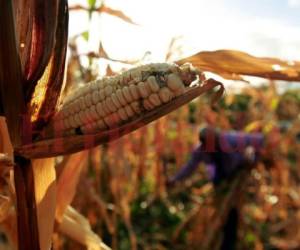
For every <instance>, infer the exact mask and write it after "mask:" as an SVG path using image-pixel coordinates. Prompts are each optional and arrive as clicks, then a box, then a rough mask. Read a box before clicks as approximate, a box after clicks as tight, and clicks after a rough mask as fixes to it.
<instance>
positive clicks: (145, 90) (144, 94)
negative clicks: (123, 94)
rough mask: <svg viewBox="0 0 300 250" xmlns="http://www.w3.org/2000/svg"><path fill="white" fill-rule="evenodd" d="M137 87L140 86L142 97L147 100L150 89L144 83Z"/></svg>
mask: <svg viewBox="0 0 300 250" xmlns="http://www.w3.org/2000/svg"><path fill="white" fill-rule="evenodd" d="M137 86H138V89H139V93H140V95H141V96H142V97H143V98H147V97H148V96H149V94H150V93H149V91H148V88H147V87H146V84H145V83H144V82H139V83H138V85H137Z"/></svg>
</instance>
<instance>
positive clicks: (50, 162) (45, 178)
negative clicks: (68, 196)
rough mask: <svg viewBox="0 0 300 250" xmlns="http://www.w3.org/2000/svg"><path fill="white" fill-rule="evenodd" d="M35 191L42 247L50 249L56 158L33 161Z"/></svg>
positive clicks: (53, 214)
mask: <svg viewBox="0 0 300 250" xmlns="http://www.w3.org/2000/svg"><path fill="white" fill-rule="evenodd" d="M31 167H32V170H33V178H34V192H35V201H36V207H37V220H38V229H39V239H40V247H41V249H50V247H51V238H52V232H53V228H54V220H55V208H56V173H55V164H54V158H48V159H36V160H33V161H32V166H31Z"/></svg>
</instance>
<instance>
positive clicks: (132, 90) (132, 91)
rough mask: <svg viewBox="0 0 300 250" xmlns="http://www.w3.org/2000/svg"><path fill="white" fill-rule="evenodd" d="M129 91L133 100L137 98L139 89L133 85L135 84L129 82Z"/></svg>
mask: <svg viewBox="0 0 300 250" xmlns="http://www.w3.org/2000/svg"><path fill="white" fill-rule="evenodd" d="M129 91H130V94H131V96H132V98H133V100H138V99H139V97H140V96H139V90H138V87H137V86H136V85H135V84H130V85H129Z"/></svg>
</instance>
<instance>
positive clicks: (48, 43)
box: [17, 0, 64, 100]
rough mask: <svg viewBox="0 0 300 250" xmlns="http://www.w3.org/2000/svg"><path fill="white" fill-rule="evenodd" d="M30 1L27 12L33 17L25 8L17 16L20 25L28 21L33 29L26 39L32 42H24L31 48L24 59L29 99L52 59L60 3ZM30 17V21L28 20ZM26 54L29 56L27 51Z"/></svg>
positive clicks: (40, 0)
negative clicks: (29, 37)
mask: <svg viewBox="0 0 300 250" xmlns="http://www.w3.org/2000/svg"><path fill="white" fill-rule="evenodd" d="M29 2H32V3H31V4H29V7H31V9H29V10H26V12H28V13H30V14H29V15H30V16H32V17H29V15H28V16H27V15H24V9H22V10H20V11H19V12H18V13H19V14H20V15H21V17H19V18H17V20H18V25H21V26H22V23H23V22H24V23H27V22H28V23H29V24H30V26H29V27H28V28H29V29H31V30H32V31H31V35H32V37H31V39H28V38H27V39H26V40H27V41H26V42H28V40H30V43H25V42H22V43H23V46H26V47H27V48H26V50H30V55H29V57H27V58H23V59H22V61H23V65H24V78H25V80H26V83H25V87H26V97H27V100H29V98H30V97H31V94H32V92H33V90H34V86H35V84H36V81H37V80H38V79H40V77H41V76H42V74H43V72H44V70H45V68H46V66H47V64H48V62H49V60H50V57H51V53H52V50H53V47H54V43H55V32H56V26H57V18H58V5H59V1H58V0H55V1H51V2H48V1H42V0H38V1H29ZM60 2H64V1H60ZM28 18H29V21H27V20H28ZM31 18H32V21H31ZM24 36H25V35H23V37H24ZM25 55H27V56H28V54H27V53H25Z"/></svg>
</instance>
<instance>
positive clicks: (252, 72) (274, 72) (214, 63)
mask: <svg viewBox="0 0 300 250" xmlns="http://www.w3.org/2000/svg"><path fill="white" fill-rule="evenodd" d="M186 62H189V63H192V64H193V65H194V66H195V67H197V68H199V69H200V70H203V71H210V72H214V73H216V74H220V75H224V76H226V78H227V79H228V78H231V79H234V80H235V79H236V77H237V75H249V76H258V77H263V78H268V79H273V80H285V81H300V62H298V61H293V62H287V61H283V60H280V59H276V58H260V57H254V56H251V55H249V54H247V53H244V52H241V51H236V50H217V51H212V52H209V51H203V52H199V53H197V54H195V55H193V56H190V57H187V58H184V59H181V60H179V61H178V62H177V63H178V64H183V63H186Z"/></svg>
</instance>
